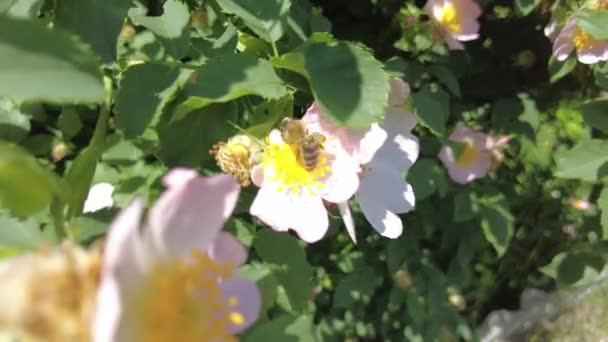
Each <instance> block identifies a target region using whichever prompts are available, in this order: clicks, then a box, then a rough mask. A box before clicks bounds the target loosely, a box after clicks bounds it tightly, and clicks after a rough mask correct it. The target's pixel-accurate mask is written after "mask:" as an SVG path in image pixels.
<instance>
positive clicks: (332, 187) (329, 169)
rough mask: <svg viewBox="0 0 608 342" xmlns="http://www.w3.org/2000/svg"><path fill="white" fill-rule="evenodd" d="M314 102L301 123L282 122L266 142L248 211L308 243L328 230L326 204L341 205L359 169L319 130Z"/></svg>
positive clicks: (353, 188)
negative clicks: (291, 231) (291, 232)
mask: <svg viewBox="0 0 608 342" xmlns="http://www.w3.org/2000/svg"><path fill="white" fill-rule="evenodd" d="M317 111H318V105H317V104H316V103H315V104H313V105H312V106H311V107H310V108H309V109H308V111H307V112H306V114H305V115H304V117H303V118H302V119H301V120H295V119H289V118H288V119H285V120H284V121H283V122H282V123H281V124H280V127H279V128H278V129H273V130H272V131H271V132H270V134H269V135H268V137H267V139H266V141H265V143H264V156H263V158H262V162H261V163H260V164H259V165H257V166H255V167H254V168H253V170H252V180H253V183H254V184H256V185H257V186H259V187H260V190H259V191H258V193H257V195H256V197H255V199H254V201H253V203H252V205H251V208H250V213H251V214H252V215H253V216H256V217H257V218H259V219H260V220H262V221H263V222H265V223H266V224H268V225H269V226H270V227H272V228H273V229H275V230H277V231H287V230H289V229H291V230H294V231H295V232H296V233H297V234H298V236H299V237H300V238H301V239H302V240H304V241H307V242H316V241H318V240H320V239H321V238H322V237H323V236H324V235H325V233H326V232H327V229H328V227H329V219H328V215H327V210H326V208H325V205H324V201H327V202H329V203H339V202H342V201H346V200H347V199H348V198H350V197H351V196H352V195H353V194H354V193H355V191H356V190H357V188H358V186H359V177H358V175H357V174H358V171H359V165H358V163H357V160H356V159H355V158H353V157H352V156H350V155H349V154H348V153H347V152H346V151H345V150H344V149H343V148H342V146H341V145H340V144H339V141H338V140H337V139H336V137H335V136H333V135H332V134H328V133H327V132H323V131H322V129H321V127H320V125H319V122H318V121H317V120H316V118H315V115H316V112H317Z"/></svg>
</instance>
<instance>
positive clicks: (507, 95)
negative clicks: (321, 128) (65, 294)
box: [0, 0, 608, 341]
mask: <svg viewBox="0 0 608 342" xmlns="http://www.w3.org/2000/svg"><path fill="white" fill-rule="evenodd" d="M423 5H424V2H421V1H397V0H333V1H320V0H317V1H309V0H264V1H261V0H257V1H254V0H209V1H197V0H187V1H178V0H167V1H165V2H162V1H126V0H108V1H98V0H79V1H75V0H56V1H51V0H46V1H45V0H0V13H2V14H1V15H0V32H2V34H1V35H0V138H1V139H2V141H0V205H1V207H0V253H1V254H2V255H3V256H5V257H8V256H11V255H15V254H17V253H21V252H23V251H26V250H28V249H32V248H35V247H36V246H39V245H40V244H49V243H56V242H57V241H60V240H61V239H63V238H65V237H66V236H69V237H71V238H73V239H75V240H77V241H79V242H81V243H82V244H88V243H90V242H92V241H93V240H95V239H96V238H98V237H100V236H102V235H103V234H104V233H105V230H106V229H107V226H108V223H109V222H110V221H111V219H112V217H113V216H114V214H115V213H116V211H117V209H107V210H104V211H101V212H96V213H93V214H86V215H83V214H82V206H83V201H84V199H85V198H86V195H87V192H88V189H89V187H90V185H91V184H92V183H98V182H102V181H103V182H110V183H112V184H114V185H115V186H116V192H115V194H114V199H115V201H116V207H117V208H121V207H124V206H125V205H126V204H127V203H128V202H129V201H130V200H131V199H132V198H133V197H134V196H135V195H144V196H146V198H147V199H148V201H149V202H152V201H153V200H154V199H155V198H156V197H157V196H158V194H159V193H160V192H161V191H162V187H161V185H160V182H159V178H160V177H161V176H162V175H163V174H164V173H165V172H166V171H167V170H168V169H169V168H172V167H176V166H188V167H194V168H197V169H199V170H200V171H201V172H203V173H216V172H219V170H218V168H217V166H216V165H215V163H214V161H213V159H212V158H211V157H210V155H209V154H208V150H209V148H210V147H211V146H212V145H213V144H214V143H216V142H218V141H221V140H226V139H227V138H229V137H230V136H232V135H234V134H236V133H239V129H237V127H238V128H242V129H244V130H245V131H246V132H247V133H249V134H251V135H254V136H257V137H262V136H264V135H265V134H266V133H267V132H268V131H269V129H270V128H272V127H274V126H276V123H277V122H278V121H280V119H281V118H282V117H285V116H290V115H292V114H293V115H294V116H296V117H297V116H299V115H301V113H303V111H304V110H305V109H306V108H307V106H308V105H309V104H310V103H311V102H312V100H313V99H316V100H317V101H318V102H319V103H320V105H321V106H322V108H323V109H324V110H325V112H326V113H327V114H328V115H329V116H330V118H331V119H332V120H334V121H335V122H336V123H339V124H341V125H345V126H349V127H356V128H361V127H367V126H369V125H370V124H371V123H372V122H375V121H377V120H378V119H379V118H381V116H382V113H383V108H384V106H385V104H386V101H387V92H388V79H389V77H403V78H404V79H405V80H406V81H407V82H408V83H409V84H410V86H411V87H412V90H413V95H412V97H411V101H410V103H409V105H410V106H411V108H412V111H413V112H415V113H416V115H417V117H418V119H419V125H418V127H417V128H416V130H415V134H416V135H417V136H418V137H419V138H420V143H421V155H420V158H419V160H418V161H417V162H416V163H415V165H414V166H413V167H412V169H411V170H410V171H409V172H408V174H407V175H404V176H405V177H407V180H408V181H409V182H410V183H411V184H412V185H413V187H414V190H415V194H416V209H415V211H413V212H410V213H408V214H406V215H403V217H402V218H403V221H404V226H405V231H404V234H403V235H402V236H401V237H400V238H398V239H396V240H388V239H385V238H382V237H380V236H379V235H377V234H376V233H375V232H374V231H373V229H372V228H371V227H370V226H369V224H368V223H367V222H366V221H365V219H364V217H363V216H362V215H360V213H359V212H358V211H357V210H355V211H356V213H355V214H356V216H355V219H356V223H357V234H358V236H359V239H358V240H359V242H358V244H357V245H354V244H353V243H352V242H351V241H350V240H349V239H348V236H347V235H346V234H345V231H344V227H343V226H342V223H341V221H340V219H339V216H338V215H337V211H336V210H333V212H332V215H333V216H332V218H331V229H330V233H329V234H328V236H326V237H325V239H324V240H323V241H321V242H319V243H317V244H314V245H304V244H303V243H302V242H301V241H299V240H297V239H296V238H294V237H293V236H290V235H287V234H279V233H275V232H273V231H271V230H270V229H269V228H267V227H265V226H264V225H263V224H261V223H260V222H258V221H256V220H255V219H253V218H252V217H251V216H250V215H249V214H248V208H249V204H250V203H251V200H252V199H253V196H254V195H255V189H254V188H251V187H250V188H246V189H244V190H243V192H242V196H241V199H240V203H239V207H238V208H237V210H236V213H235V215H234V216H233V217H232V218H231V219H230V221H229V223H228V225H227V229H228V230H229V231H231V232H233V233H234V234H235V235H236V236H237V237H238V238H239V239H240V240H241V241H242V242H243V243H244V244H245V245H246V246H248V247H249V248H250V249H249V251H250V259H249V262H248V264H247V265H246V266H244V267H243V268H242V269H241V270H240V272H242V274H244V275H246V276H247V277H250V278H252V279H255V280H256V281H257V283H258V285H259V286H260V288H261V289H262V292H263V298H264V303H263V313H262V315H261V318H260V320H259V322H258V323H257V324H256V325H255V326H254V327H253V328H251V329H249V330H248V331H247V332H246V333H245V334H244V335H243V336H242V339H243V340H244V341H269V340H277V341H315V340H316V341H345V340H347V341H373V340H385V341H403V340H411V341H416V340H420V341H435V340H441V341H454V340H459V339H464V340H474V339H475V338H476V333H475V328H476V326H478V325H479V324H480V322H481V321H482V320H483V318H484V317H485V316H486V315H487V314H488V313H489V312H490V311H492V310H496V309H500V308H511V309H512V308H517V306H518V301H519V296H520V294H521V292H522V290H523V289H524V288H527V287H538V288H543V289H548V290H553V289H556V288H561V287H564V286H571V285H574V284H585V283H587V282H590V281H593V279H594V277H595V276H597V274H598V272H599V271H600V270H601V269H602V268H603V266H604V264H605V259H606V251H607V250H606V247H607V245H606V239H608V186H606V184H607V183H606V180H607V178H606V175H607V174H608V140H607V139H606V132H607V131H608V100H606V99H604V98H600V95H601V91H606V90H608V64H607V63H606V62H603V63H598V64H596V65H593V66H586V65H581V64H578V63H577V62H576V60H575V58H574V57H571V58H570V59H569V60H567V61H565V62H562V63H560V62H557V61H555V60H554V59H553V58H552V57H551V42H550V41H549V40H548V39H547V38H546V37H545V36H544V34H543V31H542V29H543V27H544V26H545V25H546V24H547V23H548V21H549V19H550V17H551V15H552V13H555V12H556V11H557V10H556V8H558V9H559V8H578V7H579V6H580V5H581V4H579V3H577V2H574V1H561V2H559V3H557V5H555V4H553V3H552V2H551V1H523V0H520V1H515V2H512V1H501V0H496V1H493V0H484V1H480V5H481V6H482V7H483V9H484V14H483V15H482V17H481V18H480V22H481V38H480V39H478V40H475V41H473V42H469V43H467V44H466V50H464V51H451V52H448V51H447V50H446V48H445V46H444V45H443V43H442V42H441V41H439V40H437V39H435V38H434V36H433V35H432V33H431V32H432V31H431V30H430V27H429V25H428V22H427V21H426V19H424V17H423V16H421V15H420V8H421V7H422V6H423ZM552 5H553V7H552ZM555 6H562V7H555ZM598 13H599V14H598ZM598 13H594V14H591V15H589V16H585V17H584V18H585V22H586V24H585V25H587V26H585V29H586V30H588V31H589V32H590V33H592V34H593V35H594V36H595V37H596V38H598V39H599V38H601V37H604V38H606V37H605V36H603V35H605V34H606V32H605V26H602V25H598V24H597V23H601V22H603V21H602V20H603V19H602V18H605V16H606V13H607V12H606V11H605V10H604V11H603V12H598ZM406 16H413V17H414V18H415V19H416V20H415V21H414V22H413V23H412V24H406V23H405V20H404V18H405V17H406ZM602 16H603V17H602ZM457 123H462V124H465V125H466V126H469V127H472V128H475V129H479V130H481V131H484V132H488V133H491V134H495V135H498V134H503V135H512V136H513V138H512V140H511V142H510V143H509V145H508V148H507V149H506V150H505V158H504V162H503V164H502V165H501V166H500V167H499V168H498V169H497V170H496V171H495V172H493V173H491V175H490V176H489V177H487V178H484V179H481V180H478V181H475V182H473V183H471V184H469V185H466V186H462V185H458V184H455V183H453V182H451V181H450V179H449V178H448V176H447V173H446V171H445V169H444V167H443V165H441V163H440V162H439V160H438V159H437V157H436V156H437V153H438V152H439V149H440V148H441V146H442V145H443V144H444V143H445V141H446V138H447V136H448V135H449V134H450V132H451V130H452V129H453V127H455V125H456V124H457ZM572 199H582V200H588V201H589V202H591V207H590V208H589V209H587V210H584V211H582V210H578V209H576V208H575V207H574V206H573V205H572ZM355 209H356V208H355Z"/></svg>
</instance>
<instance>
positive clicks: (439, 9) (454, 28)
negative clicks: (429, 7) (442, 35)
mask: <svg viewBox="0 0 608 342" xmlns="http://www.w3.org/2000/svg"><path fill="white" fill-rule="evenodd" d="M433 16H434V17H435V19H436V20H437V21H438V22H439V23H440V24H441V26H443V27H445V28H446V29H447V30H448V31H450V32H452V33H458V32H460V29H461V25H460V13H458V10H457V9H456V7H455V6H454V4H453V3H451V2H445V3H444V4H443V5H438V6H435V7H434V8H433Z"/></svg>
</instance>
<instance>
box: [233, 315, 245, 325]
mask: <svg viewBox="0 0 608 342" xmlns="http://www.w3.org/2000/svg"><path fill="white" fill-rule="evenodd" d="M229 317H230V322H232V324H234V325H243V324H245V317H243V315H242V314H241V313H239V312H231V313H230V315H229Z"/></svg>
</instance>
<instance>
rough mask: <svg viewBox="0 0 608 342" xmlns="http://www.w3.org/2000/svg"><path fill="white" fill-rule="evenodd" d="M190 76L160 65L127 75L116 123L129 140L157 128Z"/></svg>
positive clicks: (119, 96) (118, 98) (144, 66)
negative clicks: (154, 126)
mask: <svg viewBox="0 0 608 342" xmlns="http://www.w3.org/2000/svg"><path fill="white" fill-rule="evenodd" d="M188 74H189V72H187V71H181V70H180V69H179V68H176V67H171V66H167V65H164V64H158V63H144V64H138V65H134V66H132V67H130V68H129V69H127V71H126V72H125V73H124V75H123V78H122V80H121V82H120V86H119V88H118V93H117V94H116V105H115V107H114V111H115V112H116V123H117V124H118V127H119V128H120V129H121V130H122V131H123V132H124V134H125V136H126V137H128V138H133V137H136V136H138V135H140V134H142V133H143V131H144V129H145V128H146V127H147V126H148V125H153V124H154V123H155V122H156V121H158V118H159V116H160V113H161V111H162V110H163V108H164V107H165V106H166V105H167V103H168V102H169V101H170V100H171V99H172V98H173V96H174V95H175V93H176V92H177V89H178V87H179V86H180V85H181V84H183V83H184V82H185V81H186V79H187V76H188Z"/></svg>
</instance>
